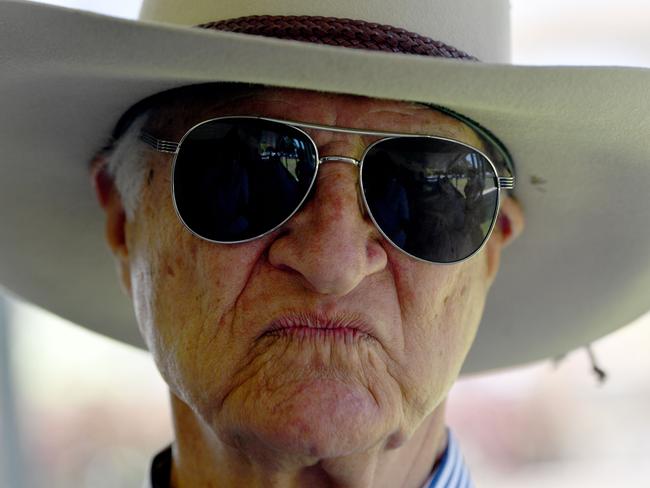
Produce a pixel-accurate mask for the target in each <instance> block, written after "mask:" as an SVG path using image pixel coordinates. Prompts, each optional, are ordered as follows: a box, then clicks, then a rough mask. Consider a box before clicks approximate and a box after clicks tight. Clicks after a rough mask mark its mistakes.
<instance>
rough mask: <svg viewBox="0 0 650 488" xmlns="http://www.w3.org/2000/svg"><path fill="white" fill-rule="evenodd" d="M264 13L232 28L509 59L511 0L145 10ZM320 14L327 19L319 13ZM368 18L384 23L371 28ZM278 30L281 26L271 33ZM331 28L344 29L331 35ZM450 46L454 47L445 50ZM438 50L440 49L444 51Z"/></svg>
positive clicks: (195, 4) (174, 5) (237, 16)
mask: <svg viewBox="0 0 650 488" xmlns="http://www.w3.org/2000/svg"><path fill="white" fill-rule="evenodd" d="M258 16H262V17H266V16H269V17H270V18H273V19H274V20H273V22H272V23H270V25H269V26H266V27H265V26H263V25H260V26H257V27H255V29H256V32H251V31H247V30H245V29H247V28H251V26H247V27H245V28H244V27H242V26H237V27H236V28H232V30H233V31H235V32H246V33H248V34H253V33H255V34H258V35H262V36H268V35H271V36H272V37H276V38H277V37H281V35H282V36H286V37H282V38H284V39H295V40H301V41H302V40H305V41H308V42H320V43H323V44H333V45H337V46H345V47H357V48H361V49H373V50H374V49H380V50H390V51H393V52H394V51H395V49H394V47H395V46H396V45H399V46H400V48H399V49H398V52H409V53H413V54H424V55H427V56H439V55H442V56H445V57H456V56H455V55H454V52H455V51H459V52H463V53H471V54H472V55H473V56H476V57H477V58H479V59H480V60H481V61H484V62H486V63H508V62H509V61H510V0H399V1H398V2H396V1H395V0H363V1H354V0H192V1H191V2H190V1H187V0H142V7H141V9H140V16H139V17H140V20H143V21H147V22H157V23H164V24H175V25H182V26H196V25H209V24H216V23H218V22H224V23H225V25H226V26H228V25H230V22H231V21H232V20H235V21H239V20H241V19H247V22H250V19H255V18H256V17H258ZM321 18H324V19H329V20H327V21H324V20H316V19H321ZM334 18H335V19H337V20H336V21H334V20H332V19H334ZM281 19H287V20H288V19H290V20H291V22H295V21H299V23H300V25H299V26H296V27H295V28H294V30H292V27H291V26H288V25H282V23H281V22H282V20H281ZM300 19H303V20H300ZM348 19H356V20H348ZM207 23H209V24H207ZM365 24H369V25H373V24H374V25H377V26H381V27H382V28H381V29H379V31H378V30H377V28H371V29H366V28H365ZM387 26H395V27H387ZM398 28H399V29H398ZM220 29H221V30H228V29H226V28H220ZM274 29H275V30H276V32H275V33H273V34H268V33H269V32H271V31H272V30H274ZM346 29H351V32H349V33H347V32H345V30H346ZM402 29H404V31H402ZM300 30H302V31H303V33H302V34H300V33H299V31H300ZM321 30H322V31H321ZM332 30H333V31H335V32H338V33H337V34H336V35H332V32H330V31H332ZM415 32H417V34H413V33H415ZM278 34H281V35H278ZM403 34H408V35H406V36H405V37H402V35H403ZM366 35H367V38H365V36H366ZM418 35H419V36H418ZM373 36H374V37H375V40H373ZM393 37H395V39H393ZM330 38H331V39H330ZM430 39H431V40H433V39H437V40H439V41H441V42H440V43H439V44H438V46H436V41H431V40H430ZM420 41H422V42H420ZM432 43H433V44H432ZM410 44H413V46H412V47H409V45H410ZM377 46H379V47H377ZM431 46H433V47H434V48H433V49H431ZM446 46H454V47H455V48H456V49H453V48H451V49H449V50H447V48H446ZM386 47H387V48H388V49H386ZM411 49H412V50H411ZM436 49H441V50H442V54H438V53H436ZM447 51H448V52H447ZM446 54H452V56H447V55H446ZM462 59H466V58H464V57H462Z"/></svg>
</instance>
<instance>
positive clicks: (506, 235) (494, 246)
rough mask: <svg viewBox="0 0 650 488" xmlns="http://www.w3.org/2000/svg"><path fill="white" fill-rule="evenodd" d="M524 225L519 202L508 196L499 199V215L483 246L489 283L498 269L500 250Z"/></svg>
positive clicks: (515, 237) (516, 235)
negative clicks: (488, 238)
mask: <svg viewBox="0 0 650 488" xmlns="http://www.w3.org/2000/svg"><path fill="white" fill-rule="evenodd" d="M524 225H525V218H524V211H523V209H522V208H521V205H520V204H519V202H518V201H517V200H515V199H514V198H512V197H510V196H506V197H504V198H503V199H502V200H501V208H500V210H499V217H498V218H497V222H496V224H495V225H494V230H493V231H492V235H491V236H490V240H489V241H488V243H487V244H486V246H485V248H486V254H487V260H488V268H487V272H488V279H489V283H490V284H492V282H493V281H494V278H495V277H496V274H497V271H498V270H499V264H500V262H501V251H502V250H503V248H504V247H506V246H508V245H509V244H511V243H512V242H513V241H514V240H515V239H517V237H519V235H520V234H521V233H522V232H523V230H524Z"/></svg>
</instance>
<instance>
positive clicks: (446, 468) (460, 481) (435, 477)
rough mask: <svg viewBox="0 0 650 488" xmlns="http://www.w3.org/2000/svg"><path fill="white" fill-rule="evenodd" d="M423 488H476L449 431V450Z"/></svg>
mask: <svg viewBox="0 0 650 488" xmlns="http://www.w3.org/2000/svg"><path fill="white" fill-rule="evenodd" d="M422 488H474V484H473V483H472V478H471V476H470V474H469V470H468V469H467V466H466V465H465V461H464V460H463V456H462V454H461V452H460V449H459V448H458V442H457V441H456V438H455V437H454V436H453V435H452V433H451V432H450V431H449V429H447V448H446V449H445V452H444V453H443V455H442V458H441V459H440V464H439V465H438V466H437V467H436V470H435V472H434V473H433V474H432V475H431V477H430V478H429V479H428V480H427V481H426V482H425V484H424V485H423V487H422Z"/></svg>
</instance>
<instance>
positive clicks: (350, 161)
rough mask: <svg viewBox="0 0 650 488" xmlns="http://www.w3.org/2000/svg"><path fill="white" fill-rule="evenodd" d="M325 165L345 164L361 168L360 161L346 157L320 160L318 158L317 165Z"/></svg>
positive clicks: (324, 157) (325, 157) (331, 157)
mask: <svg viewBox="0 0 650 488" xmlns="http://www.w3.org/2000/svg"><path fill="white" fill-rule="evenodd" d="M325 163H347V164H351V165H353V166H356V167H357V168H358V167H359V166H361V161H359V160H358V159H354V158H349V157H347V156H323V157H322V158H319V160H318V164H319V165H321V164H325Z"/></svg>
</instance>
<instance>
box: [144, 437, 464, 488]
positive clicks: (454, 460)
mask: <svg viewBox="0 0 650 488" xmlns="http://www.w3.org/2000/svg"><path fill="white" fill-rule="evenodd" d="M171 468H172V446H171V445H169V446H167V447H166V448H165V449H163V450H162V451H160V452H159V453H158V454H156V456H155V457H154V458H153V460H152V461H151V466H150V469H149V477H148V479H146V480H145V483H144V485H143V488H169V478H170V475H171ZM473 487H474V485H473V483H472V479H471V477H470V474H469V470H468V469H467V466H466V465H465V461H464V460H463V455H462V454H461V452H460V449H459V447H458V442H457V441H456V438H455V437H454V436H453V434H452V433H451V431H450V430H449V429H447V447H446V448H445V452H444V453H443V455H442V458H440V463H439V464H438V465H437V466H436V467H435V469H434V470H433V472H432V473H431V476H429V478H428V479H427V480H426V481H425V482H424V484H423V485H422V488H473Z"/></svg>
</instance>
